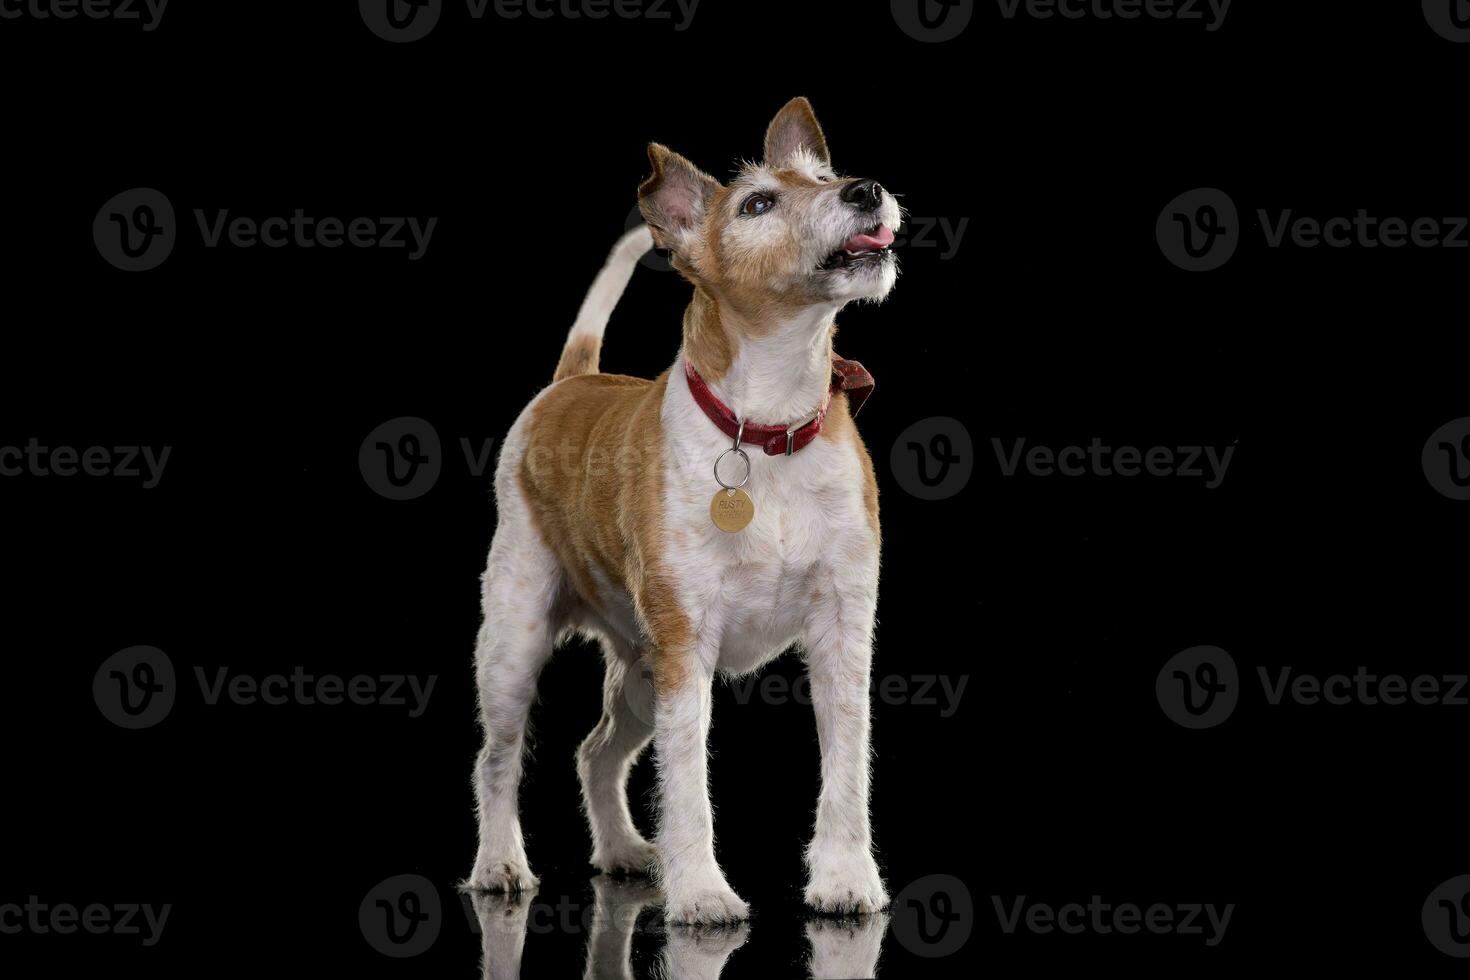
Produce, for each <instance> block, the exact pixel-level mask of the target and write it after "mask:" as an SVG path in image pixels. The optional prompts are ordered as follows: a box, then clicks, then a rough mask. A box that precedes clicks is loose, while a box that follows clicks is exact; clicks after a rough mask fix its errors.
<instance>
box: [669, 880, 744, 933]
mask: <svg viewBox="0 0 1470 980" xmlns="http://www.w3.org/2000/svg"><path fill="white" fill-rule="evenodd" d="M748 918H750V906H748V905H746V904H745V902H744V901H743V900H742V899H741V898H740V896H739V895H736V894H735V893H734V892H733V891H731V890H730V886H729V885H725V886H723V887H718V888H716V887H711V888H696V889H690V890H679V889H675V890H670V891H669V897H668V901H667V903H665V905H664V921H665V922H667V923H669V924H670V925H680V926H729V925H734V924H735V923H737V922H744V921H745V920H746V919H748Z"/></svg>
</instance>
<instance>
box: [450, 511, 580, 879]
mask: <svg viewBox="0 0 1470 980" xmlns="http://www.w3.org/2000/svg"><path fill="white" fill-rule="evenodd" d="M502 518H504V514H502ZM525 530H526V525H525V524H524V523H516V522H506V521H505V520H504V519H502V523H501V526H500V528H499V529H498V530H497V531H496V534H495V541H494V542H493V543H492V545H491V547H490V561H489V565H488V567H487V568H486V570H485V582H484V605H485V621H484V624H483V626H482V627H481V628H480V637H479V643H478V646H477V649H476V653H475V674H476V680H477V683H478V688H479V696H480V720H481V725H482V726H483V728H484V731H485V744H484V748H483V749H481V751H480V756H479V759H478V761H477V763H476V766H475V791H476V796H477V798H478V801H479V818H480V847H479V854H478V856H477V858H476V859H475V867H474V871H473V872H472V873H471V875H470V878H469V881H468V882H467V884H468V885H469V887H471V888H475V889H482V890H485V891H492V892H508V893H511V894H516V893H518V892H520V891H522V890H523V889H532V888H534V887H535V885H536V883H537V881H536V878H535V876H534V875H532V874H531V868H530V865H529V863H528V862H527V860H526V847H525V841H524V839H523V837H522V834H521V823H520V813H519V806H518V802H517V790H518V788H519V786H520V780H521V768H522V759H523V756H524V753H525V744H526V723H527V719H528V717H529V715H530V711H531V704H532V702H533V701H535V699H536V680H537V678H538V677H539V676H540V673H541V668H542V667H543V666H544V665H545V664H546V661H547V660H548V659H549V658H550V656H551V650H552V644H553V641H554V640H555V638H556V634H557V632H558V630H559V628H560V626H559V624H558V622H557V616H556V608H555V607H556V605H557V602H558V598H559V596H560V594H561V589H562V573H561V568H560V566H559V565H558V563H557V561H556V558H555V556H554V555H552V554H551V552H550V550H549V549H547V548H546V547H545V545H543V544H542V543H541V542H540V541H539V540H535V539H533V538H531V537H530V536H529V535H527V534H526V533H524V531H525Z"/></svg>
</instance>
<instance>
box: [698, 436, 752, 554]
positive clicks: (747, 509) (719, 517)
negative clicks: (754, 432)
mask: <svg viewBox="0 0 1470 980" xmlns="http://www.w3.org/2000/svg"><path fill="white" fill-rule="evenodd" d="M744 434H745V422H744V421H742V422H741V423H740V428H739V430H738V431H737V432H736V433H735V444H734V445H733V446H731V447H730V448H729V449H727V450H725V451H724V452H722V453H720V455H719V456H717V457H716V458H715V482H716V483H718V484H719V485H720V489H719V490H718V491H716V492H715V499H713V500H711V501H710V502H709V518H710V520H711V521H713V522H714V524H715V527H717V528H719V529H720V530H721V531H725V532H727V533H730V534H734V533H735V532H736V531H742V530H744V529H745V526H746V525H747V524H749V523H750V522H751V520H752V519H753V518H754V517H755V503H754V501H752V500H751V499H750V494H748V493H746V492H745V491H744V490H743V489H741V488H742V487H744V486H745V485H746V484H747V483H749V482H750V470H751V466H750V457H749V456H747V455H746V454H745V450H743V449H741V448H740V437H741V436H742V435H744ZM730 455H735V456H738V457H740V461H741V462H743V463H744V464H745V475H744V476H742V477H741V478H740V482H739V483H726V482H725V481H724V478H722V477H721V476H720V464H721V463H722V462H724V460H725V457H726V456H730Z"/></svg>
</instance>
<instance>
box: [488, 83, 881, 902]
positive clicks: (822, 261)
mask: <svg viewBox="0 0 1470 980" xmlns="http://www.w3.org/2000/svg"><path fill="white" fill-rule="evenodd" d="M648 155H649V159H650V161H651V162H652V164H653V176H651V177H649V178H648V180H647V181H645V182H644V184H643V185H642V186H641V187H640V188H639V189H638V199H639V204H640V207H641V210H642V213H643V217H644V220H645V221H646V222H647V224H646V226H640V227H638V228H637V229H635V230H634V231H632V232H630V233H628V234H627V235H625V236H624V237H623V239H622V240H621V241H619V242H618V244H617V246H616V247H615V248H614V249H613V252H612V254H611V256H610V257H609V259H608V262H607V264H606V266H605V267H604V268H603V270H602V271H601V272H600V273H599V274H598V276H597V279H596V280H595V281H594V282H593V285H592V288H591V291H590V292H589V293H588V295H587V297H586V299H585V300H584V302H583V304H582V308H581V311H580V313H579V314H578V316H577V320H576V323H575V324H574V325H573V326H572V329H571V333H570V335H569V336H568V338H567V342H566V347H565V349H564V350H563V351H562V355H561V361H560V363H559V364H558V365H557V368H556V374H555V376H554V378H553V383H552V385H551V386H550V387H548V388H546V389H545V390H544V391H542V392H541V393H540V394H538V395H537V396H536V397H535V399H533V400H532V401H531V403H530V405H529V406H527V408H526V409H525V411H523V412H522V413H521V415H520V417H519V418H517V419H516V422H515V424H514V426H512V427H511V429H510V432H509V433H508V434H507V436H506V439H505V442H504V444H503V446H502V449H501V454H500V460H499V463H498V465H497V467H496V471H495V498H496V504H497V508H498V515H499V521H498V525H497V527H496V531H495V538H494V541H493V543H492V544H491V546H490V557H489V562H488V564H487V567H486V569H485V575H484V580H483V586H484V589H483V602H484V624H483V626H482V627H481V629H480V634H479V642H478V646H477V649H476V677H477V682H478V687H479V699H480V708H481V722H482V725H483V727H484V730H485V745H484V748H483V750H482V751H481V753H480V756H479V759H478V761H477V765H476V770H475V780H474V782H475V789H476V793H477V796H478V800H479V823H480V842H479V855H478V857H477V859H476V861H475V867H474V871H473V873H472V874H471V875H470V878H469V880H468V882H466V885H467V886H468V887H470V888H473V889H479V890H485V891H492V892H511V893H516V892H519V891H521V890H522V889H530V888H534V886H535V884H536V878H535V877H534V876H533V875H532V874H531V869H530V866H529V865H528V863H527V860H526V849H525V842H524V840H523V838H522V836H521V826H520V817H519V814H518V807H517V798H516V797H517V788H518V784H519V782H520V776H521V763H522V755H523V753H524V747H525V735H526V719H527V715H528V713H529V711H530V708H531V703H532V701H533V700H535V697H536V680H537V676H538V675H539V673H540V671H541V668H542V666H543V665H544V664H545V663H546V661H547V659H548V658H549V657H550V656H551V653H552V650H553V648H554V647H555V646H556V644H557V641H558V640H559V639H561V638H562V637H564V636H566V635H568V634H572V633H577V634H581V635H583V636H587V637H591V638H594V639H595V640H597V641H598V643H599V644H600V645H601V647H602V650H603V656H604V660H605V662H606V677H605V680H604V686H603V712H602V720H601V721H600V722H599V723H598V725H597V727H596V728H594V729H593V730H592V733H591V734H590V735H589V736H588V737H587V739H586V741H584V742H583V743H582V745H581V748H580V749H579V750H578V753H577V771H578V774H579V775H580V777H581V783H582V797H583V803H584V808H585V810H586V814H587V820H588V822H589V823H590V825H591V828H592V841H593V848H592V863H593V864H594V865H596V866H597V868H599V869H600V870H602V871H604V872H608V873H618V872H625V873H644V872H648V873H653V874H655V875H657V877H658V879H659V881H660V883H661V884H662V887H663V892H664V895H665V898H666V903H665V918H666V920H667V921H669V922H671V923H685V924H705V925H708V924H719V923H730V922H737V921H740V920H743V919H746V918H747V917H748V915H749V909H748V907H747V906H746V904H745V902H743V901H742V900H741V899H740V898H739V896H737V895H736V894H735V892H734V891H733V890H732V889H731V887H730V885H729V884H728V883H727V882H726V880H725V875H724V873H723V872H722V871H721V870H720V866H719V864H718V863H717V862H716V861H715V847H714V820H713V815H712V813H711V810H710V799H709V789H708V785H707V769H706V763H707V759H706V745H705V743H706V739H707V736H708V734H709V726H710V706H711V686H712V683H713V680H714V677H715V674H716V673H717V672H720V673H724V674H726V675H740V674H745V673H749V672H752V671H755V670H757V669H759V668H760V667H761V666H762V665H764V664H766V663H768V662H769V661H770V660H772V659H773V658H775V657H777V656H779V655H780V654H781V652H782V651H784V650H786V649H787V648H788V647H791V646H793V645H794V646H796V647H798V648H799V649H800V650H801V651H802V653H803V656H804V659H805V661H806V665H807V670H808V673H809V676H810V681H811V691H812V701H813V706H814V709H815V713H816V721H817V735H818V737H819V740H820V748H821V759H822V763H821V772H822V786H821V792H820V797H819V799H818V802H817V811H816V827H815V831H814V833H813V837H812V840H811V843H810V844H809V846H808V847H807V849H806V865H807V868H808V871H809V878H808V883H807V887H806V891H805V898H806V901H807V903H808V904H809V905H810V906H812V907H813V908H815V909H817V910H819V911H822V912H826V913H833V914H857V913H871V912H877V911H879V910H881V909H883V908H884V907H885V906H886V905H887V903H888V895H887V892H886V891H885V889H884V886H883V880H882V878H881V877H880V875H879V873H878V865H877V863H876V862H875V861H874V859H873V841H872V836H871V832H870V829H869V815H868V797H869V789H868V766H869V670H870V666H871V662H872V633H873V621H874V609H875V606H876V604H877V599H878V552H879V538H880V535H879V529H878V488H877V484H876V482H875V481H874V478H873V465H872V461H871V460H870V458H869V456H868V452H867V450H866V448H865V447H864V446H863V442H862V440H861V439H860V438H859V437H858V433H857V428H856V426H855V425H854V424H853V414H854V413H855V412H856V411H857V409H858V407H859V406H860V404H861V402H862V400H863V399H865V398H866V397H867V395H868V393H869V391H870V390H871V389H872V385H873V382H872V378H871V377H870V376H869V375H868V374H867V372H866V371H864V370H863V368H862V366H861V365H859V364H857V363H856V362H853V361H844V360H841V359H839V358H837V357H836V356H835V355H834V354H833V352H832V338H833V335H834V333H835V332H836V326H835V324H834V322H833V317H834V316H835V315H836V313H837V312H838V311H839V310H841V309H842V308H843V307H844V306H845V305H847V304H848V303H850V302H853V301H854V300H871V301H880V300H882V299H883V298H884V297H886V296H887V295H888V293H889V291H890V290H891V289H892V288H893V285H894V282H895V280H896V279H897V277H898V268H897V264H898V263H897V260H896V258H895V257H894V256H893V255H892V253H891V252H890V250H889V246H890V245H891V244H892V243H893V240H894V232H893V229H895V228H897V227H899V224H900V220H901V210H900V208H899V206H898V203H897V202H896V201H895V200H894V199H893V197H892V196H891V195H889V194H887V193H885V192H884V190H883V188H882V186H880V185H879V184H878V183H877V182H876V181H873V180H863V179H856V178H839V177H838V176H837V175H836V173H835V172H834V171H833V169H832V165H831V161H830V158H829V156H828V152H827V142H826V139H825V138H824V137H823V135H822V130H821V128H820V127H819V126H818V125H817V120H816V116H815V115H814V114H813V112H812V107H811V104H810V103H808V102H807V100H806V99H801V98H798V99H795V100H793V101H792V102H791V103H789V104H788V105H787V106H786V107H785V108H783V109H782V110H781V112H780V113H779V114H778V115H777V116H776V118H775V119H774V120H773V121H772V123H771V125H770V128H769V129H768V131H767V132H766V141H765V162H764V163H762V164H760V165H755V164H746V165H745V166H744V168H743V169H742V170H741V171H740V172H739V174H738V175H736V176H735V178H734V179H733V180H732V181H731V182H730V183H729V184H727V185H722V184H721V183H720V182H719V181H717V180H715V179H714V178H713V177H710V176H709V175H707V174H705V173H704V172H702V171H701V170H699V169H698V168H697V167H695V166H694V165H693V164H692V163H690V162H689V161H688V160H686V159H684V158H683V157H681V156H679V155H678V154H676V153H673V152H671V151H670V150H668V149H667V148H665V147H663V146H661V145H659V144H653V145H651V146H650V147H649V152H648ZM655 245H657V246H658V247H660V248H663V249H667V250H668V251H669V253H670V257H671V261H672V263H673V265H674V267H675V268H676V269H678V270H679V272H680V273H681V274H682V275H683V276H684V277H685V278H686V279H688V280H689V281H690V282H691V283H692V284H693V285H694V299H693V301H692V302H691V303H690V304H689V307H688V309H687V310H686V311H685V313H684V343H683V347H682V348H681V350H680V351H679V357H678V360H677V361H676V362H675V363H674V366H673V367H671V368H670V369H669V370H667V371H665V372H664V373H663V374H661V375H660V376H659V377H658V378H657V379H656V380H653V381H647V380H644V379H642V378H630V377H623V376H621V375H612V374H599V373H598V370H597V365H598V357H599V353H600V350H601V346H602V334H603V330H604V328H605V327H606V325H607V321H608V317H609V315H610V314H611V312H612V308H613V306H614V305H615V304H616V302H617V300H618V298H619V296H620V295H621V294H622V292H623V290H624V288H625V287H626V286H627V283H628V280H629V278H630V277H631V276H632V273H633V269H634V267H635V265H636V264H637V263H638V260H639V258H640V257H641V256H642V255H643V254H644V253H645V252H646V251H647V250H648V249H650V248H652V247H654V246H655ZM743 447H752V448H751V449H750V451H749V452H747V451H746V449H745V448H743ZM642 669H646V670H647V671H648V674H649V675H650V676H651V678H652V688H653V702H654V704H653V709H652V711H651V712H648V711H644V712H640V711H639V710H637V705H636V704H635V699H633V698H630V690H629V689H630V688H634V687H636V686H637V685H638V677H639V672H640V670H642ZM650 738H651V739H652V740H653V742H654V744H655V751H656V756H657V766H658V782H659V804H660V816H659V820H658V833H657V835H656V837H657V841H656V844H655V843H650V842H649V841H647V840H645V839H644V838H643V837H642V836H641V835H640V834H639V832H638V830H637V829H636V828H635V826H634V824H633V819H632V816H631V814H630V812H629V809H628V799H627V794H626V783H627V778H628V773H629V770H630V769H631V767H632V765H633V762H634V760H635V759H636V758H637V757H638V755H639V753H640V752H641V751H642V749H643V748H644V746H646V745H647V744H648V742H649V740H650Z"/></svg>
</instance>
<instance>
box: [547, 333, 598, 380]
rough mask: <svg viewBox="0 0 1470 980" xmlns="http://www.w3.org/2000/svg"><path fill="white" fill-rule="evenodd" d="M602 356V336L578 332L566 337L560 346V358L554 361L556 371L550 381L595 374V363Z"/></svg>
mask: <svg viewBox="0 0 1470 980" xmlns="http://www.w3.org/2000/svg"><path fill="white" fill-rule="evenodd" d="M601 357H602V338H601V337H593V336H591V335H589V334H583V333H578V334H577V335H575V336H572V337H568V338H567V345H566V347H564V348H562V352H561V360H559V361H557V362H556V373H555V374H553V375H552V376H551V380H552V381H561V380H562V379H563V378H570V377H574V376H576V375H579V374H596V373H597V363H598V361H599V360H600V359H601Z"/></svg>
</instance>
